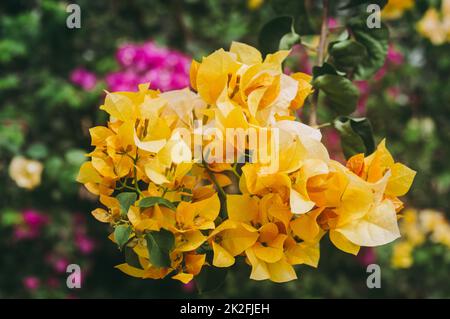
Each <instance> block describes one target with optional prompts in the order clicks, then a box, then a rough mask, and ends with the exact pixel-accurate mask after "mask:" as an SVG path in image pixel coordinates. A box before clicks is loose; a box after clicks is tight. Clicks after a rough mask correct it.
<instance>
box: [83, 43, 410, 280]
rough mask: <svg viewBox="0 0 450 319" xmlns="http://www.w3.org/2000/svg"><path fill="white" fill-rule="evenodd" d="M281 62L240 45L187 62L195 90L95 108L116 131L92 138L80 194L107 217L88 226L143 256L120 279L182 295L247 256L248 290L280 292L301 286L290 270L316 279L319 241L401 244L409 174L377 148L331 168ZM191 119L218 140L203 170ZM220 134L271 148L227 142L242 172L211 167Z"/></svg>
mask: <svg viewBox="0 0 450 319" xmlns="http://www.w3.org/2000/svg"><path fill="white" fill-rule="evenodd" d="M288 55H289V51H279V52H276V53H274V54H268V55H267V56H266V57H265V58H264V59H263V57H262V56H261V53H260V52H259V51H258V50H256V49H255V48H253V47H251V46H248V45H246V44H242V43H236V42H234V43H233V44H232V45H231V48H230V50H229V51H225V50H223V49H220V50H217V51H215V52H214V53H212V54H211V55H209V56H207V57H204V58H203V59H202V61H201V62H196V61H193V62H192V66H191V72H190V75H191V87H192V90H190V89H189V88H186V89H183V90H177V91H171V92H165V93H160V92H158V91H153V90H149V89H148V86H147V85H141V86H140V87H139V91H138V92H116V93H108V94H107V96H106V99H105V103H104V105H102V106H101V107H100V108H101V109H102V110H105V111H106V112H108V113H109V114H110V121H109V122H108V125H107V127H103V126H97V127H94V128H91V129H90V134H91V137H92V145H93V146H95V149H94V151H92V152H91V153H89V154H88V156H90V157H91V158H92V159H91V161H88V162H86V163H84V164H83V165H82V167H81V169H80V172H79V176H78V181H79V182H81V183H84V184H85V186H86V187H87V189H88V190H89V191H91V192H92V193H94V194H97V195H100V202H101V203H102V204H103V205H105V206H106V208H105V209H104V208H98V209H96V210H94V211H93V212H92V213H93V215H94V217H95V218H97V219H98V220H99V221H101V222H105V223H110V224H111V225H112V226H114V228H115V232H114V233H113V234H112V236H110V237H111V239H112V240H113V241H115V242H116V243H117V244H118V245H119V246H121V247H124V248H128V249H132V251H133V252H134V253H136V255H137V256H138V261H139V263H138V264H134V265H131V264H129V263H124V264H121V265H118V266H117V268H119V269H120V270H122V271H123V272H125V273H127V274H129V275H131V276H135V277H139V278H155V279H156V278H163V277H165V276H167V275H170V276H172V278H174V279H178V280H180V281H182V282H184V283H187V282H189V281H190V280H192V279H193V277H194V276H196V275H197V274H199V273H200V271H201V269H202V267H204V266H207V267H212V266H214V267H230V266H232V265H233V264H234V263H235V258H236V257H238V256H243V257H245V260H246V261H247V263H248V264H249V265H250V266H251V275H250V278H251V279H255V280H265V279H270V280H272V281H275V282H286V281H290V280H293V279H296V278H297V277H296V273H295V271H294V268H293V266H294V265H298V264H307V265H310V266H313V267H317V264H318V261H319V242H320V240H321V238H322V237H323V236H324V235H325V234H326V233H329V236H330V239H331V241H332V242H333V243H334V245H336V247H338V248H339V249H341V250H343V251H345V252H348V253H352V254H357V253H358V251H359V248H360V246H378V245H384V244H386V243H389V242H391V241H393V240H395V239H396V238H398V237H399V236H400V232H399V228H398V224H397V213H398V212H399V210H400V209H401V208H402V206H403V205H402V202H401V201H400V200H399V199H398V197H399V196H402V195H404V194H405V193H406V192H407V191H408V190H409V188H410V186H411V184H412V181H413V179H414V175H415V172H414V171H412V170H411V169H409V168H407V167H406V166H404V165H403V164H400V163H396V162H395V161H394V159H393V158H392V156H391V155H390V153H389V152H388V150H387V149H386V147H385V142H384V141H383V142H381V143H380V144H379V146H378V148H377V150H376V151H375V152H374V153H373V154H371V155H370V156H368V157H364V155H363V154H359V155H355V156H354V157H352V158H351V159H350V160H349V161H348V163H347V166H343V165H342V164H340V163H338V162H336V161H334V160H331V159H330V157H329V154H328V152H327V150H326V148H325V146H324V145H323V144H322V143H321V133H320V131H319V130H318V129H315V128H312V127H310V126H307V125H305V124H303V123H300V122H299V121H297V120H296V117H295V110H297V109H298V108H299V107H301V106H303V104H304V101H305V99H306V98H307V97H308V95H309V94H310V93H311V92H312V91H313V88H312V86H311V84H310V81H311V77H310V76H309V75H307V74H303V73H294V74H291V75H286V74H284V73H283V71H282V62H283V60H284V59H285V58H286V57H287V56H288ZM198 120H202V123H203V124H204V126H205V127H206V128H209V129H214V130H215V131H218V132H219V133H220V132H222V133H223V135H221V134H218V135H216V137H215V138H209V139H208V138H206V139H201V145H200V146H202V147H203V152H202V156H203V157H202V158H200V159H198V158H195V156H194V155H193V154H195V153H196V150H195V148H196V147H197V146H198V145H197V144H196V145H193V144H189V143H185V142H183V139H182V138H180V134H179V130H178V129H180V128H182V129H185V130H187V131H188V132H190V134H191V135H192V136H191V137H192V140H196V137H197V136H196V135H198V134H200V133H198V131H197V128H196V126H195V121H198ZM227 129H235V130H243V131H245V130H249V129H254V130H256V131H257V132H270V133H269V135H270V134H271V133H273V132H275V131H277V132H278V134H276V135H277V137H278V140H277V141H276V142H277V145H276V147H273V146H270V145H269V144H268V143H260V144H259V145H258V146H257V147H254V146H250V143H249V140H248V139H246V140H245V141H244V145H243V146H242V144H239V145H240V146H239V145H238V146H236V145H234V143H231V144H232V145H233V147H234V149H233V152H234V151H236V152H238V151H239V150H240V151H243V152H242V153H243V154H244V157H245V159H246V160H245V163H241V164H239V163H238V164H236V163H237V162H238V161H237V160H235V161H234V162H227V161H224V160H222V158H221V156H218V155H217V154H218V152H217V150H218V149H219V147H218V146H223V145H225V144H226V145H227V146H229V144H230V141H229V140H226V139H225V138H224V136H226V134H225V133H224V132H225V131H226V130H227ZM218 136H222V137H218ZM227 151H228V149H227ZM266 151H268V152H269V153H271V154H272V155H273V153H275V155H276V156H275V157H270V159H271V160H273V158H276V161H277V165H276V166H274V167H275V169H268V165H267V157H266V156H261V155H260V154H264V153H266ZM257 154H258V155H259V156H257ZM211 159H213V160H211ZM233 180H235V181H236V183H235V184H238V185H239V186H238V187H237V186H236V187H235V189H234V190H233V185H231V184H233ZM230 185H231V186H230ZM232 191H233V193H232ZM208 254H210V255H211V257H212V258H211V260H209V259H208V258H206V256H207V255H208ZM208 256H209V255H208Z"/></svg>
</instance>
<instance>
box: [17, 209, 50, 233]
mask: <svg viewBox="0 0 450 319" xmlns="http://www.w3.org/2000/svg"><path fill="white" fill-rule="evenodd" d="M22 218H23V221H24V222H25V223H26V224H27V225H28V226H30V227H34V228H39V227H42V226H45V225H47V224H48V221H49V218H48V216H47V215H44V214H42V213H39V212H38V211H36V210H33V209H28V210H25V211H23V212H22Z"/></svg>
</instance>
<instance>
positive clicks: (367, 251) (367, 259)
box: [356, 247, 377, 267]
mask: <svg viewBox="0 0 450 319" xmlns="http://www.w3.org/2000/svg"><path fill="white" fill-rule="evenodd" d="M356 259H357V260H358V262H359V263H360V264H361V265H363V266H364V267H367V266H368V265H370V264H373V263H375V262H376V261H377V255H376V252H375V249H374V248H373V247H361V250H360V251H359V253H358V255H357V256H356Z"/></svg>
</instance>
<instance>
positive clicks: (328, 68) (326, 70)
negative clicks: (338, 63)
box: [312, 62, 338, 78]
mask: <svg viewBox="0 0 450 319" xmlns="http://www.w3.org/2000/svg"><path fill="white" fill-rule="evenodd" d="M312 72H313V78H318V77H319V76H321V75H325V74H334V75H338V73H337V72H336V69H335V68H334V66H332V65H331V64H329V63H326V62H325V63H324V64H323V65H322V66H318V65H316V66H314V67H313V69H312Z"/></svg>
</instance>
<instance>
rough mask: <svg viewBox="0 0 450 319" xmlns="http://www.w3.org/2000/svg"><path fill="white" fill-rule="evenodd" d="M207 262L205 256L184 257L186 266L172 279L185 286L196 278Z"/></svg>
mask: <svg viewBox="0 0 450 319" xmlns="http://www.w3.org/2000/svg"><path fill="white" fill-rule="evenodd" d="M205 260H206V255H205V254H186V255H185V256H184V266H183V267H181V269H180V271H179V272H178V273H177V274H176V275H174V276H172V278H173V279H176V280H179V281H181V282H182V283H183V284H187V283H189V282H190V281H191V280H192V279H193V278H194V276H196V275H198V274H199V273H200V271H201V270H202V267H203V265H204V264H205Z"/></svg>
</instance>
